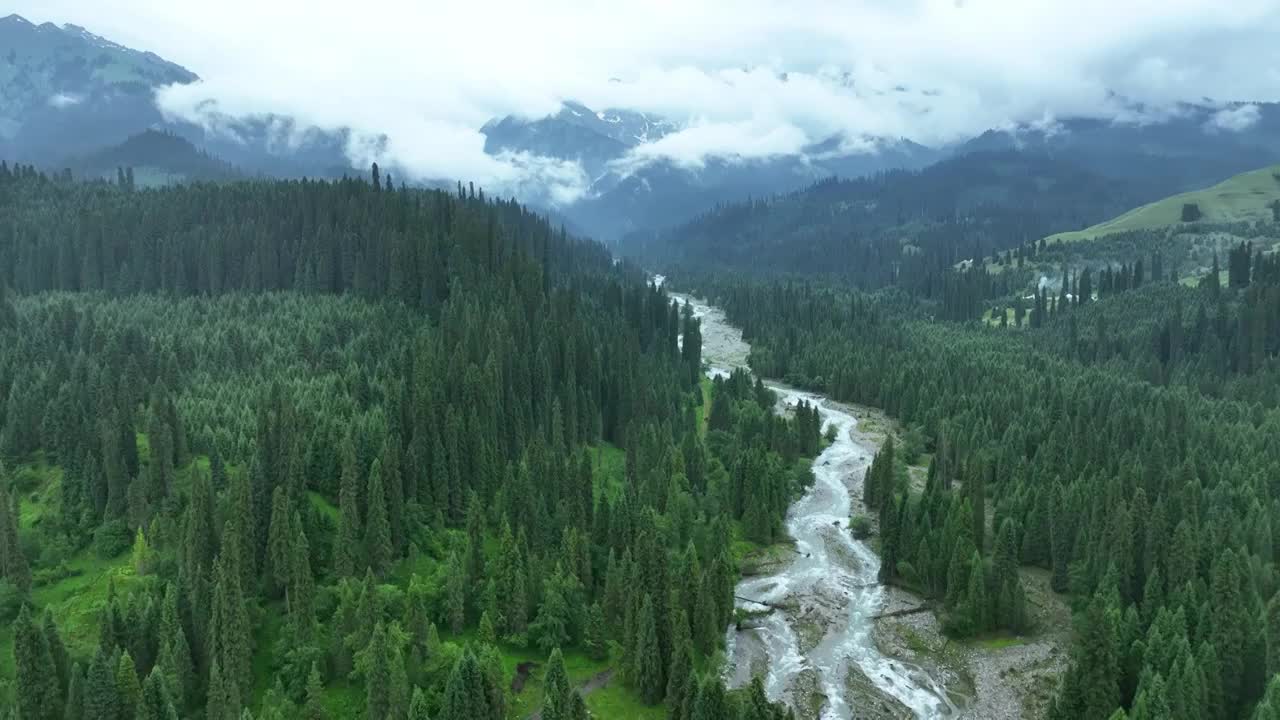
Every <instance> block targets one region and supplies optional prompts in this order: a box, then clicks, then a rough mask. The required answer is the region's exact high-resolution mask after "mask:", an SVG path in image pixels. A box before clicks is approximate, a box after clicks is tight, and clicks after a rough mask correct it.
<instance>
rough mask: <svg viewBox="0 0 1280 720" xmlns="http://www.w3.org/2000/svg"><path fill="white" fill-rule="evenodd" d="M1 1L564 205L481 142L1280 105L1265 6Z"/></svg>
mask: <svg viewBox="0 0 1280 720" xmlns="http://www.w3.org/2000/svg"><path fill="white" fill-rule="evenodd" d="M10 4H11V5H16V7H14V8H13V9H14V10H15V11H17V12H19V13H23V14H26V15H27V16H28V17H29V18H31V19H32V20H36V21H38V22H39V21H46V20H51V21H54V22H60V23H61V22H74V23H77V24H79V25H83V26H85V27H87V28H89V29H90V30H91V31H92V32H95V33H98V34H101V35H103V36H105V37H108V38H110V39H112V40H115V41H117V42H121V43H123V44H126V45H129V46H132V47H138V48H143V49H148V50H152V51H154V52H156V53H157V54H159V55H161V56H163V57H165V58H167V59H170V60H173V61H175V62H178V63H181V64H183V65H185V66H186V67H188V68H189V69H191V70H193V71H194V72H196V73H198V74H199V75H200V76H201V77H203V78H205V81H204V82H202V83H201V84H199V85H197V86H193V87H185V88H174V89H171V90H168V91H166V92H163V93H161V95H160V102H161V104H162V105H163V106H164V107H165V108H166V109H167V110H168V111H170V112H175V113H181V114H184V115H190V114H192V113H195V112H196V111H197V110H198V109H199V108H201V107H208V106H207V105H202V104H201V101H203V100H206V99H209V98H214V99H216V101H217V105H216V107H217V109H218V110H219V111H220V112H223V113H227V114H230V115H241V114H248V113H266V112H277V113H283V114H289V115H293V116H295V117H297V118H298V120H299V122H300V123H301V125H302V126H303V127H307V126H315V127H320V128H337V127H350V128H352V130H353V131H354V132H353V136H352V137H353V143H352V145H353V147H352V148H351V150H352V152H353V154H354V155H356V156H357V158H358V159H360V160H361V161H363V160H364V159H367V158H372V157H381V158H383V159H388V160H394V161H395V164H397V165H399V166H402V167H404V168H405V169H406V171H408V172H411V173H413V174H414V175H417V176H420V177H443V178H463V179H474V180H476V181H477V182H480V183H483V184H485V185H486V186H491V187H496V188H498V189H499V191H503V188H501V187H500V186H501V185H506V186H509V187H520V186H527V184H528V183H530V182H534V181H537V179H538V177H539V176H540V175H542V174H549V176H550V177H551V178H552V179H553V181H554V183H557V184H558V186H559V187H561V188H562V190H564V192H563V193H562V195H561V196H562V197H570V196H572V193H573V192H574V191H572V190H568V189H567V188H571V187H575V186H576V184H577V183H578V180H576V179H572V178H573V177H574V176H575V175H576V173H575V172H574V171H573V169H571V168H566V167H564V166H563V164H560V163H553V162H547V161H545V159H542V160H533V159H529V158H519V157H502V158H495V157H490V156H488V155H486V154H485V153H484V151H483V136H482V135H480V134H479V132H478V129H479V128H480V127H481V125H483V124H484V123H485V122H486V121H487V120H489V119H490V118H492V117H494V116H500V115H505V114H508V113H516V114H521V115H526V116H531V117H537V116H541V115H545V114H548V113H551V112H554V111H555V110H556V109H557V108H558V107H559V103H560V102H561V101H562V100H565V99H578V100H581V101H582V102H585V103H587V104H588V105H591V106H592V107H595V108H597V109H598V108H602V107H606V106H610V105H615V106H622V107H630V108H634V109H638V110H643V111H650V112H656V113H661V114H664V115H666V116H669V117H670V118H672V119H673V120H676V121H679V122H682V123H686V124H688V126H689V129H687V130H685V131H684V132H680V133H677V134H675V135H673V136H671V137H669V138H667V139H664V140H663V141H661V142H660V143H657V144H655V145H654V146H652V147H647V148H646V149H644V150H642V151H640V152H638V153H637V154H636V156H635V158H633V159H634V160H637V161H639V160H643V159H646V158H652V157H656V156H659V155H661V156H665V157H669V158H671V159H673V160H674V161H676V162H681V163H686V164H690V163H691V164H697V163H699V162H703V161H705V158H706V157H708V156H709V155H728V156H730V157H742V158H748V157H762V156H767V155H768V154H770V153H775V152H784V151H786V150H787V149H788V148H795V147H797V146H800V145H803V144H804V143H806V142H818V141H822V140H824V139H827V138H829V137H831V136H833V135H837V134H840V135H843V136H845V137H847V138H850V140H848V142H853V143H857V142H859V140H858V138H862V137H864V136H888V137H909V138H911V139H913V140H916V141H918V142H923V143H926V144H929V143H933V144H937V143H945V142H949V141H954V140H957V139H960V138H963V137H966V136H969V135H972V134H976V133H978V132H981V131H982V130H984V129H987V128H990V127H997V126H1002V125H1007V124H1009V123H1012V122H1032V121H1038V120H1045V119H1050V120H1051V119H1052V118H1062V117H1068V116H1077V115H1084V116H1091V117H1103V118H1119V119H1124V120H1132V119H1135V116H1134V114H1133V113H1134V111H1133V108H1134V107H1136V106H1141V107H1142V108H1143V110H1142V113H1141V118H1139V119H1142V118H1150V117H1152V116H1154V115H1159V114H1160V113H1168V112H1174V111H1175V110H1176V107H1177V104H1178V103H1181V102H1201V101H1203V100H1204V99H1205V98H1212V99H1213V100H1215V101H1217V102H1225V101H1233V100H1241V101H1275V100H1280V71H1276V70H1274V68H1277V67H1280V43H1277V42H1275V38H1276V37H1280V0H1232V2H1228V3H1223V2H1218V1H1217V0H1125V2H1115V0H1035V1H1032V2H1027V0H967V1H966V2H964V3H958V2H956V1H955V0H813V1H811V2H809V3H805V4H803V5H796V4H795V3H794V2H789V1H787V0H683V1H680V2H677V1H676V0H662V1H657V2H650V3H635V2H633V3H614V2H611V3H596V2H587V1H586V0H543V1H542V2H538V3H528V2H517V1H516V0H494V2H491V3H487V4H485V5H483V6H476V5H474V4H467V3H457V2H445V1H444V0H427V1H426V2H421V1H415V0H382V1H381V2H378V3H374V4H371V5H367V6H352V5H351V4H350V3H339V2H336V1H328V0H273V2H269V3H263V2H260V1H258V0H223V1H222V2H219V3H193V2H173V1H172V0H98V1H96V2H94V3H85V2H84V1H83V0H14V1H13V2H11V3H10ZM613 78H617V79H620V80H621V81H620V82H611V79H613ZM1246 119H1247V118H1246V117H1244V116H1239V117H1236V116H1234V115H1232V116H1223V122H1228V123H1230V122H1235V121H1243V120H1246ZM1224 129H1225V128H1224ZM383 136H385V142H381V141H379V142H374V143H366V142H364V141H363V140H362V139H367V138H382V137H383ZM556 178H558V179H556Z"/></svg>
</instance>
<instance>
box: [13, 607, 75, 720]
mask: <svg viewBox="0 0 1280 720" xmlns="http://www.w3.org/2000/svg"><path fill="white" fill-rule="evenodd" d="M13 659H14V666H15V674H16V680H17V683H16V686H15V688H16V694H17V701H18V703H17V704H18V712H19V713H21V715H22V717H23V718H30V719H31V720H61V718H62V710H63V705H62V703H63V693H62V690H61V688H60V687H59V686H58V672H57V668H56V666H55V665H54V659H53V656H52V654H51V653H50V651H49V641H48V638H47V636H46V635H45V633H44V629H43V628H42V627H41V626H40V624H39V623H37V622H35V620H33V619H32V617H31V612H30V611H29V610H28V608H27V606H26V605H23V606H22V609H21V610H19V611H18V618H17V620H15V621H14V624H13Z"/></svg>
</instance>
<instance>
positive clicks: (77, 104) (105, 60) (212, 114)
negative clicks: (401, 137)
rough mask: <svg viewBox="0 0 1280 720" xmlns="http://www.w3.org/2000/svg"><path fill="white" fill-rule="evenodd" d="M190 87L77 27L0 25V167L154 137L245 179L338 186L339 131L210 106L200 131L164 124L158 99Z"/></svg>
mask: <svg viewBox="0 0 1280 720" xmlns="http://www.w3.org/2000/svg"><path fill="white" fill-rule="evenodd" d="M197 80H199V78H198V76H197V75H196V74H195V73H193V72H191V71H190V70H187V69H186V68H184V67H182V66H180V65H177V64H175V63H172V62H169V61H167V60H165V59H163V58H161V57H159V56H157V55H155V54H154V53H151V52H144V51H140V50H134V49H131V48H127V47H124V46H123V45H119V44H117V43H114V42H111V41H110V40H107V39H105V38H102V37H99V36H97V35H94V34H93V33H91V32H89V31H87V30H85V29H84V28H82V27H79V26H77V25H70V24H68V25H63V26H57V25H54V24H52V23H44V24H41V25H35V24H33V23H31V22H29V21H27V20H26V19H24V18H22V17H20V16H18V15H10V16H8V17H5V18H0V157H3V158H6V159H8V160H10V161H19V162H30V163H36V164H38V165H41V166H44V167H48V168H50V169H55V170H60V169H62V168H63V167H67V166H69V165H70V166H77V165H79V164H80V163H82V162H83V161H84V160H85V159H86V157H88V156H91V155H94V154H97V153H99V152H101V151H103V149H104V148H109V147H111V146H115V145H118V144H120V143H123V142H125V141H127V140H128V139H129V138H131V137H134V136H137V135H138V134H139V133H142V132H144V131H147V130H153V129H159V130H166V131H169V132H172V133H175V134H177V135H180V136H182V137H183V138H186V139H187V140H189V141H190V142H191V143H193V144H196V145H199V146H203V147H205V148H206V149H208V150H209V151H210V152H212V153H214V154H215V155H217V156H219V157H222V158H225V159H226V160H228V161H229V162H231V163H234V164H235V165H237V166H239V167H243V168H246V169H249V170H252V171H253V172H258V173H263V174H271V175H277V176H285V177H298V176H303V175H310V176H325V177H339V176H341V175H342V174H343V173H344V172H349V171H350V168H351V163H350V161H349V160H348V159H347V153H346V148H347V144H348V142H349V137H348V134H347V133H346V132H345V131H342V130H339V131H323V130H318V129H314V128H305V127H300V126H299V125H298V123H297V121H296V120H294V119H293V118H290V117H287V116H284V115H278V114H272V113H265V114H261V115H258V116H253V117H233V116H229V115H224V114H220V113H219V112H218V111H217V105H216V103H209V104H208V107H205V108H202V113H201V118H200V122H199V123H195V122H189V121H186V120H182V119H179V118H171V117H166V116H165V114H164V113H162V112H161V110H160V109H159V108H158V107H157V105H156V97H155V94H156V91H157V89H159V88H162V87H164V86H167V85H172V84H189V83H193V82H196V81H197ZM111 169H112V171H114V168H111ZM206 170H208V168H206ZM198 174H199V173H198Z"/></svg>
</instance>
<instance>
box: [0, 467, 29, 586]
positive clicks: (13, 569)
mask: <svg viewBox="0 0 1280 720" xmlns="http://www.w3.org/2000/svg"><path fill="white" fill-rule="evenodd" d="M0 580H7V581H8V582H9V583H10V584H11V585H13V586H14V587H16V588H18V589H19V590H20V591H22V592H23V593H27V592H30V591H31V568H30V566H29V565H27V557H26V555H24V554H23V552H22V546H21V545H20V544H19V542H18V516H17V513H16V511H15V510H14V505H13V501H12V500H11V499H10V497H9V493H8V490H7V489H6V486H5V484H4V483H3V482H0Z"/></svg>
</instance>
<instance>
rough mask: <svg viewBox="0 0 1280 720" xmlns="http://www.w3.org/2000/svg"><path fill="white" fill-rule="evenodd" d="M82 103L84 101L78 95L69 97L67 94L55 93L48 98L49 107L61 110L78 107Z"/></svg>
mask: <svg viewBox="0 0 1280 720" xmlns="http://www.w3.org/2000/svg"><path fill="white" fill-rule="evenodd" d="M83 101H84V98H82V97H80V96H79V95H70V94H67V93H55V94H53V95H50V96H49V107H55V108H58V109H59V110H61V109H62V108H68V107H71V106H72V105H79V104H80V103H81V102H83Z"/></svg>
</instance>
